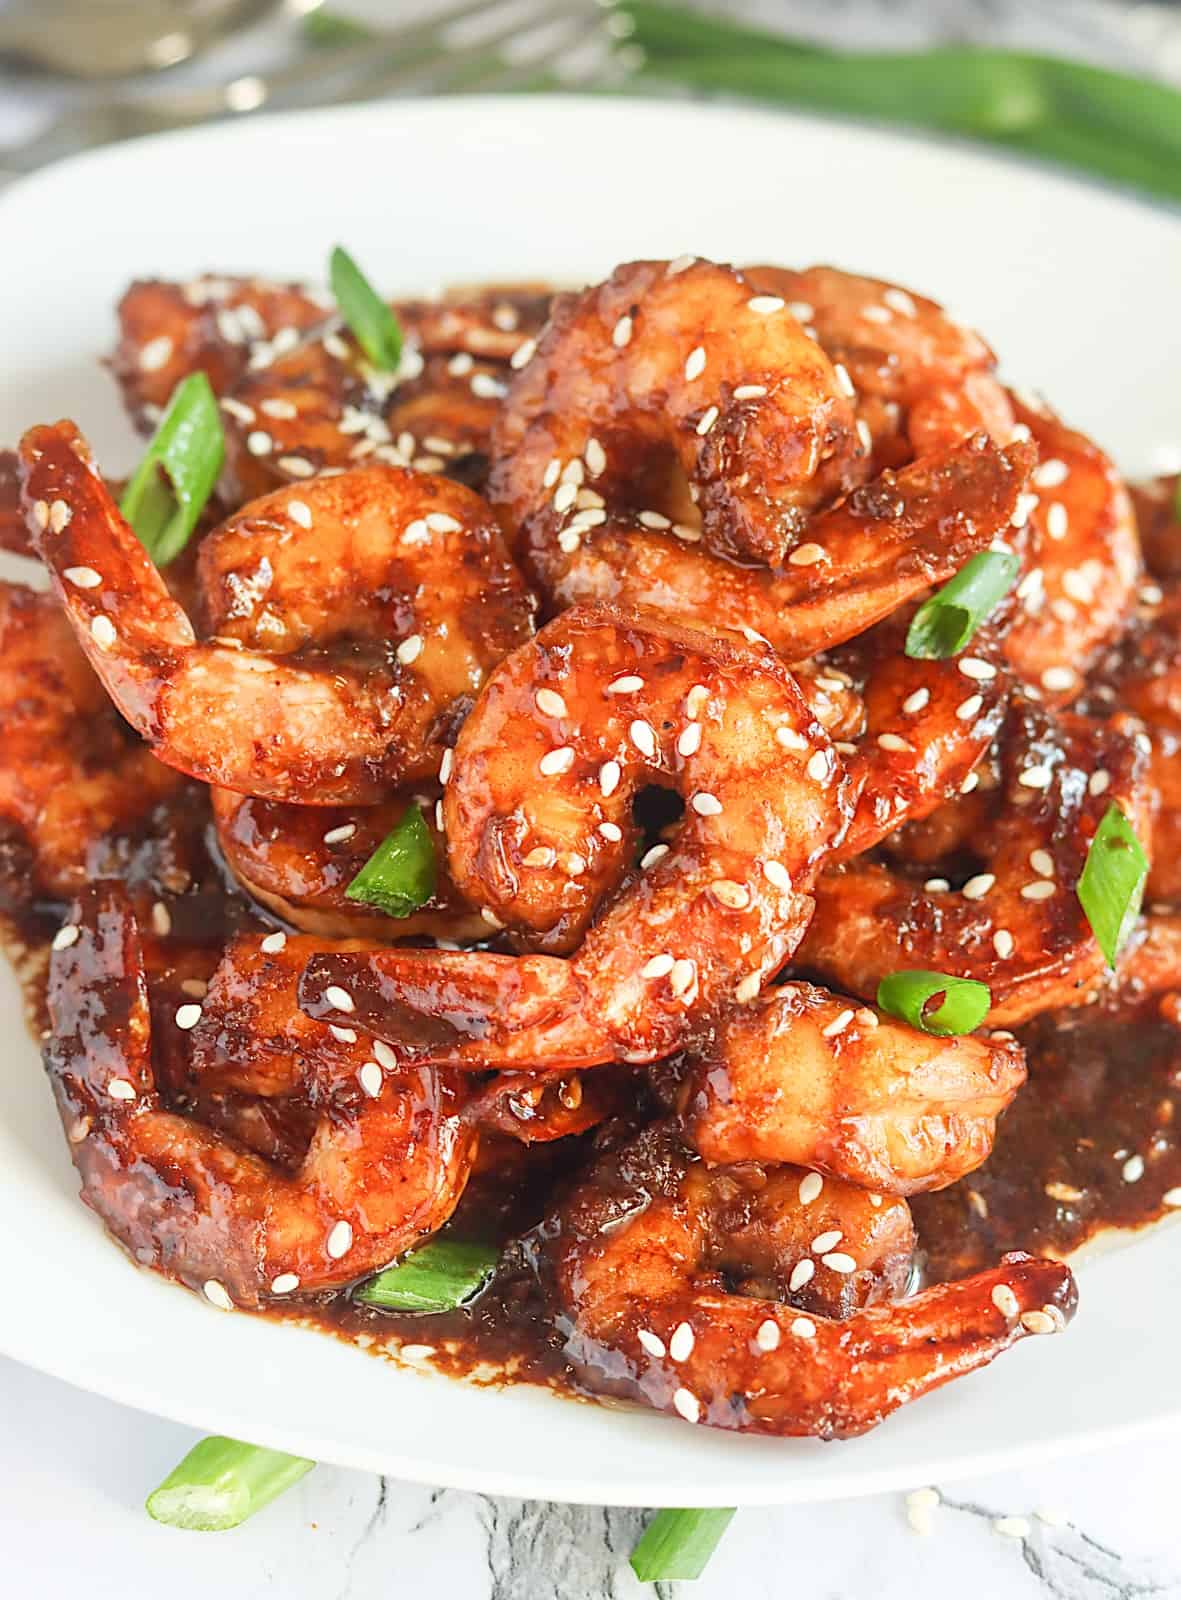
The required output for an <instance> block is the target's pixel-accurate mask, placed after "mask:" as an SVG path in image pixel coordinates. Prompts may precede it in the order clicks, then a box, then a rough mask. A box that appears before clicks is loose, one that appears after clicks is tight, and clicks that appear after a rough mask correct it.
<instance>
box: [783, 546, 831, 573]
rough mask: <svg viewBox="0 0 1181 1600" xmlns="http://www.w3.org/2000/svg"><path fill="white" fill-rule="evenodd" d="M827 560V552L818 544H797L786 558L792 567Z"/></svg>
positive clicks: (810, 564) (812, 564)
mask: <svg viewBox="0 0 1181 1600" xmlns="http://www.w3.org/2000/svg"><path fill="white" fill-rule="evenodd" d="M827 560H828V553H827V551H826V550H825V548H824V546H823V545H820V544H798V545H797V546H796V547H795V549H794V550H793V551H792V552H791V554H790V555H789V556H788V558H787V562H788V565H789V566H792V567H812V566H815V564H816V563H817V562H818V561H827Z"/></svg>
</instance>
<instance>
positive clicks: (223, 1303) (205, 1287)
mask: <svg viewBox="0 0 1181 1600" xmlns="http://www.w3.org/2000/svg"><path fill="white" fill-rule="evenodd" d="M201 1293H202V1294H203V1295H204V1296H205V1298H206V1300H208V1301H209V1304H210V1305H211V1306H216V1307H217V1309H218V1310H219V1311H232V1310H233V1309H234V1302H233V1301H232V1300H231V1299H230V1297H229V1295H228V1293H227V1292H226V1288H225V1285H224V1284H221V1283H218V1281H217V1279H216V1278H206V1280H205V1282H204V1283H203V1284H202V1285H201Z"/></svg>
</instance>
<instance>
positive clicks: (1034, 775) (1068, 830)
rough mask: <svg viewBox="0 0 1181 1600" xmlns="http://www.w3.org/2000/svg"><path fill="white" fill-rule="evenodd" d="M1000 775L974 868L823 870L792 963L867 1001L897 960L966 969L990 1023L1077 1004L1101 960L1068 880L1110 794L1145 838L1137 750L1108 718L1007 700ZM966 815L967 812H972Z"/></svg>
mask: <svg viewBox="0 0 1181 1600" xmlns="http://www.w3.org/2000/svg"><path fill="white" fill-rule="evenodd" d="M1001 780H1002V781H1001V787H1000V788H999V789H998V790H997V791H996V792H995V801H994V805H993V808H992V810H991V812H990V813H989V814H988V815H987V816H986V817H985V818H983V819H979V820H980V827H979V831H978V832H977V833H976V834H975V836H974V837H972V838H971V840H970V847H971V870H970V871H969V870H967V869H966V868H965V867H964V866H963V864H962V863H961V864H960V865H959V870H957V871H956V880H957V882H958V887H955V888H953V887H952V882H951V881H950V880H949V878H947V877H931V878H928V879H927V881H926V882H925V883H923V884H922V885H921V886H920V885H917V884H915V883H913V882H911V881H908V880H907V879H906V878H905V877H903V876H902V875H901V874H900V873H898V872H896V871H895V870H893V869H892V868H890V867H888V866H885V865H883V864H881V863H878V862H873V861H870V860H867V859H865V858H859V859H858V860H856V861H852V862H849V863H847V864H845V865H843V866H839V867H836V868H833V869H832V870H830V871H829V872H827V873H826V874H825V875H824V876H823V877H822V878H821V880H820V882H819V884H818V885H817V889H816V915H815V918H814V919H813V922H812V925H811V927H810V928H809V930H808V935H807V938H806V939H805V941H804V944H803V946H802V947H801V949H800V952H799V956H798V961H799V964H800V965H801V967H802V968H804V969H805V970H809V971H813V972H816V973H818V974H819V975H820V976H821V977H823V978H824V979H825V980H826V981H828V982H831V983H833V984H835V985H836V986H838V987H839V988H841V989H846V990H848V991H849V992H850V993H852V994H856V995H861V996H863V997H865V998H866V999H873V998H874V996H875V995H876V993H877V986H878V984H879V982H880V981H881V979H882V978H884V977H885V976H887V974H889V973H890V972H893V971H896V970H901V969H906V968H912V967H917V968H924V969H927V970H930V971H934V972H945V973H950V974H953V975H956V976H960V977H971V978H976V979H978V980H980V981H981V982H983V983H987V984H988V986H989V988H990V989H991V991H992V1009H991V1011H990V1013H989V1021H990V1023H992V1024H993V1025H995V1026H1001V1025H1006V1026H1007V1025H1009V1024H1012V1023H1015V1022H1022V1021H1024V1020H1025V1019H1026V1018H1028V1017H1031V1016H1034V1015H1036V1013H1037V1012H1039V1011H1044V1010H1047V1009H1049V1008H1051V1007H1054V1006H1070V1005H1078V1004H1081V1003H1083V1002H1084V1001H1085V1000H1086V999H1087V998H1088V996H1089V995H1090V994H1091V993H1092V992H1093V991H1094V989H1095V987H1096V985H1097V983H1098V982H1099V981H1100V979H1101V978H1102V975H1103V972H1104V965H1105V964H1104V958H1103V955H1102V953H1101V951H1100V949H1099V946H1098V944H1097V943H1096V941H1095V938H1094V936H1093V934H1092V933H1091V929H1090V924H1089V923H1088V922H1087V919H1086V916H1085V914H1084V912H1083V909H1082V906H1081V905H1080V903H1079V901H1078V898H1077V895H1076V894H1075V887H1076V885H1077V883H1078V879H1079V876H1080V874H1081V872H1082V869H1083V865H1084V862H1085V860H1086V855H1087V850H1088V848H1089V846H1090V842H1091V839H1092V837H1093V836H1094V833H1095V830H1096V828H1098V826H1099V823H1100V822H1101V820H1102V818H1103V816H1104V814H1105V812H1106V811H1107V808H1108V807H1109V806H1110V805H1111V804H1112V803H1113V802H1114V803H1116V804H1118V805H1119V806H1120V807H1121V808H1122V809H1123V811H1124V814H1125V815H1126V816H1127V818H1128V820H1129V821H1130V822H1131V824H1132V826H1133V828H1134V829H1135V831H1136V834H1137V836H1138V837H1139V838H1140V840H1141V841H1142V842H1143V844H1144V845H1145V848H1146V849H1147V848H1148V845H1149V841H1150V837H1151V814H1152V791H1151V786H1150V783H1149V781H1148V771H1147V758H1146V755H1145V752H1144V751H1143V750H1142V749H1141V748H1140V747H1139V745H1138V742H1137V740H1136V738H1135V737H1134V736H1132V735H1130V734H1127V733H1122V732H1120V731H1119V730H1118V729H1117V728H1116V727H1114V726H1112V725H1110V724H1103V723H1099V722H1095V721H1092V720H1090V719H1088V718H1085V717H1079V716H1076V715H1074V714H1072V713H1070V712H1060V713H1058V714H1056V715H1052V714H1051V713H1049V712H1047V711H1045V710H1043V709H1040V708H1038V707H1035V706H1032V705H1030V704H1029V703H1027V702H1022V701H1018V702H1015V703H1014V706H1013V709H1012V710H1011V711H1010V713H1009V717H1008V719H1007V722H1006V727H1005V732H1004V736H1003V740H1002V745H1001ZM971 815H972V817H973V819H978V812H977V810H976V809H975V808H974V809H973V811H972V813H971Z"/></svg>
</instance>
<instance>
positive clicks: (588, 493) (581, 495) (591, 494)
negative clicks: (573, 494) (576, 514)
mask: <svg viewBox="0 0 1181 1600" xmlns="http://www.w3.org/2000/svg"><path fill="white" fill-rule="evenodd" d="M574 503H575V505H576V506H577V507H578V509H579V510H580V511H589V510H591V509H592V508H593V509H594V510H597V511H601V510H602V509H603V507H604V506H605V505H606V504H607V502H606V501H605V500H604V499H603V497H602V495H601V494H599V492H598V491H597V490H596V489H580V490H579V491H578V499H577V500H576V501H575V502H574Z"/></svg>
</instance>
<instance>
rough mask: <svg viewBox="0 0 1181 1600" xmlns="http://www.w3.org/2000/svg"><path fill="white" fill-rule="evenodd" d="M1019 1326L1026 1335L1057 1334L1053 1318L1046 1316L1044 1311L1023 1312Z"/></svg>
mask: <svg viewBox="0 0 1181 1600" xmlns="http://www.w3.org/2000/svg"><path fill="white" fill-rule="evenodd" d="M1021 1326H1022V1327H1023V1328H1024V1329H1025V1331H1026V1333H1039V1334H1047V1333H1057V1332H1058V1324H1057V1323H1056V1322H1055V1321H1054V1319H1053V1317H1051V1316H1047V1315H1046V1313H1045V1312H1044V1311H1023V1312H1022V1313H1021Z"/></svg>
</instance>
